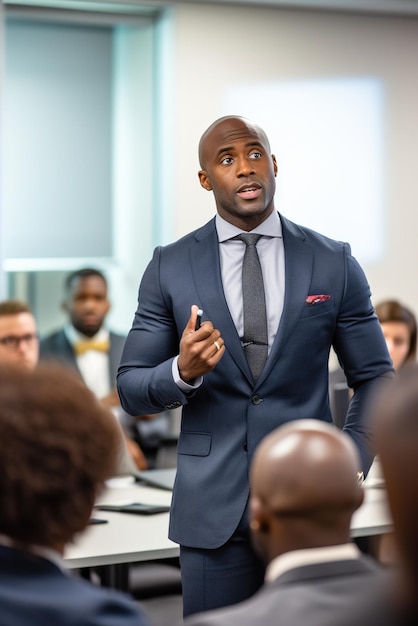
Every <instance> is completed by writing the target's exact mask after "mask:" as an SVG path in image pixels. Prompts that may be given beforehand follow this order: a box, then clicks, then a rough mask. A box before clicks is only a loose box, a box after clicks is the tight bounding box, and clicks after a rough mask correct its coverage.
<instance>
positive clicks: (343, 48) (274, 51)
mask: <svg viewBox="0 0 418 626" xmlns="http://www.w3.org/2000/svg"><path fill="white" fill-rule="evenodd" d="M173 20H174V22H173V24H174V39H175V47H174V51H173V64H174V72H175V74H174V77H173V78H174V80H173V83H174V85H175V92H174V93H173V116H174V128H175V135H174V139H173V144H174V151H175V154H174V155H173V154H171V153H170V155H169V157H168V158H167V159H166V166H165V167H164V168H163V167H162V168H161V172H162V177H163V178H164V180H166V181H167V172H169V173H170V177H171V182H170V185H171V188H172V190H173V198H174V211H175V216H176V223H175V232H174V233H173V236H174V237H177V236H180V235H182V234H184V233H185V232H187V231H189V230H191V229H192V228H195V227H197V226H199V225H200V224H203V223H204V222H205V221H206V220H208V219H209V218H210V217H211V216H212V215H213V214H214V203H213V198H212V196H211V194H209V193H208V192H205V191H204V190H203V189H201V188H200V186H199V184H198V180H197V175H196V172H197V170H198V160H197V144H198V141H199V138H200V135H201V134H202V132H203V131H204V130H205V128H206V127H207V126H208V125H209V124H210V123H211V122H212V121H213V120H215V119H216V118H217V117H219V116H220V115H223V114H225V111H224V109H223V99H224V95H225V93H226V91H227V90H228V89H229V88H230V86H231V85H239V84H241V83H249V82H253V83H254V85H255V86H256V85H257V83H262V82H264V81H272V80H289V79H301V78H309V77H316V78H318V77H336V76H345V77H353V76H372V77H376V78H378V79H379V80H380V81H381V83H382V85H383V91H384V94H385V101H384V119H385V127H384V137H383V139H384V143H383V147H384V155H383V159H384V174H385V179H384V180H383V184H384V188H383V191H384V203H383V205H384V211H385V213H384V215H383V217H382V219H383V220H384V222H385V228H386V229H387V230H386V232H387V237H388V238H387V241H386V245H385V249H384V253H383V256H382V257H381V258H380V259H379V260H378V261H376V262H373V263H369V264H366V265H364V268H365V270H366V274H367V276H368V278H369V282H370V284H371V288H372V292H373V301H374V302H375V303H376V302H378V301H379V300H381V299H384V298H387V297H396V298H399V299H401V300H403V301H404V302H405V304H409V305H410V306H411V307H412V308H413V309H414V310H415V311H416V312H417V313H418V290H417V289H416V273H417V269H416V268H417V267H418V246H417V244H416V240H417V234H418V211H417V210H416V206H417V201H416V177H417V175H416V167H417V157H416V146H417V145H418V123H417V113H416V112H417V110H418V80H417V78H418V19H415V18H412V17H408V18H396V17H389V16H382V17H378V16H372V15H364V14H362V15H360V14H359V15H355V14H347V13H328V12H319V11H318V12H315V11H311V12H309V11H301V10H298V11H290V10H281V9H260V8H257V9H254V8H242V7H236V8H235V7H221V6H219V7H217V6H216V7H214V6H205V5H199V6H196V5H190V4H187V5H182V6H180V7H178V9H176V11H175V13H174V14H173ZM230 113H237V114H240V111H230ZM255 121H257V120H255ZM276 139H277V141H278V142H279V141H280V138H276ZM344 149H345V146H344V145H341V150H342V151H344ZM272 150H273V152H275V151H277V150H278V146H274V145H273V146H272ZM281 158H282V159H285V158H286V155H285V154H284V155H282V157H281ZM353 158H355V155H353ZM280 166H281V163H280V162H279V168H280ZM305 175H306V173H304V172H303V171H301V172H300V181H301V184H303V180H304V176H305ZM323 177H324V179H326V177H327V172H326V171H324V172H323ZM278 184H280V174H279V178H278ZM353 184H355V181H353ZM278 208H279V210H281V211H282V212H283V214H284V215H286V216H287V217H288V218H289V219H292V217H293V216H292V214H289V212H288V211H287V210H286V206H278ZM338 210H339V207H338V205H336V206H335V211H336V212H337V213H338ZM308 225H309V226H311V227H313V228H315V216H314V215H313V216H312V219H311V221H310V224H308ZM361 228H362V224H361V221H360V220H359V222H358V229H359V230H361ZM374 236H376V235H375V232H374V231H373V230H370V231H369V232H365V233H364V237H366V239H372V238H373V237H374ZM355 252H356V251H355V249H354V253H355Z"/></svg>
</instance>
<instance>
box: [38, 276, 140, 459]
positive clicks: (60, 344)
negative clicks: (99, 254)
mask: <svg viewBox="0 0 418 626" xmlns="http://www.w3.org/2000/svg"><path fill="white" fill-rule="evenodd" d="M107 291H108V290H107V280H106V278H105V276H104V274H103V273H102V272H100V271H99V270H96V269H93V268H84V269H80V270H78V271H75V272H72V273H71V274H70V275H69V276H68V277H67V280H66V283H65V297H64V301H63V303H62V308H63V310H64V311H65V312H66V314H67V315H68V324H67V325H66V326H65V327H64V328H61V329H59V330H57V331H55V332H53V333H51V334H50V335H48V336H46V337H44V338H42V340H41V347H40V350H41V359H42V360H46V359H48V360H50V359H54V360H57V361H59V362H61V363H62V364H63V365H65V366H67V367H71V368H72V369H73V370H75V371H76V372H78V374H79V375H80V376H81V378H82V379H83V380H84V382H85V383H86V385H87V387H89V389H91V391H93V393H94V394H95V395H96V397H97V398H99V400H100V402H101V403H102V404H103V406H105V407H107V408H109V409H111V410H112V411H113V413H114V414H115V415H116V416H117V418H118V419H119V420H120V421H121V423H122V425H123V426H124V423H123V419H122V413H123V411H122V408H121V406H120V402H119V396H118V393H117V391H116V387H115V382H116V372H117V369H118V366H119V361H120V357H121V354H122V349H123V345H124V343H125V337H124V336H123V335H119V334H117V333H114V332H112V331H109V330H108V329H107V328H106V326H105V320H106V316H107V314H108V312H109V309H110V301H109V299H108V292H107ZM126 443H127V446H128V450H129V452H130V454H131V456H132V459H133V461H134V463H135V467H136V468H137V469H146V468H147V467H148V462H147V460H146V458H145V455H144V453H143V451H142V450H141V448H140V446H139V445H138V443H137V442H135V441H134V440H133V439H132V438H131V436H129V435H128V434H127V433H126Z"/></svg>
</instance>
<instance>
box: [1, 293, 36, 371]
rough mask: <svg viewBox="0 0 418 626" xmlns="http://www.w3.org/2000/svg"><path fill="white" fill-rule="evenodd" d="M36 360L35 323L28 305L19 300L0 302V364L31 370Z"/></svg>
mask: <svg viewBox="0 0 418 626" xmlns="http://www.w3.org/2000/svg"><path fill="white" fill-rule="evenodd" d="M38 358H39V340H38V334H37V330H36V322H35V318H34V316H33V313H32V311H31V310H30V308H29V307H28V305H27V304H25V303H24V302H20V301H19V300H4V301H3V302H0V363H17V364H21V365H24V366H25V367H28V368H29V369H33V368H34V367H35V366H36V364H37V363H38Z"/></svg>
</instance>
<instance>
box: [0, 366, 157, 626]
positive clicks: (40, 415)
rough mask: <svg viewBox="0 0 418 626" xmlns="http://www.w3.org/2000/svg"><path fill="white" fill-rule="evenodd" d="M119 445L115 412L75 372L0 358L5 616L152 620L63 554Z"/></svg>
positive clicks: (26, 621) (98, 623) (63, 622)
mask: <svg viewBox="0 0 418 626" xmlns="http://www.w3.org/2000/svg"><path fill="white" fill-rule="evenodd" d="M74 416H77V417H78V418H79V419H74ZM117 453H118V436H117V424H116V422H115V419H114V417H113V415H112V414H111V413H110V412H109V411H108V410H107V409H105V408H104V407H102V406H101V405H100V404H99V402H98V401H97V400H96V398H95V397H94V395H93V394H92V392H91V391H89V390H88V389H87V387H86V386H85V385H84V384H83V382H82V381H81V380H80V379H79V378H78V377H75V375H74V374H73V373H70V372H69V371H68V370H67V371H66V370H61V368H60V367H59V366H57V365H55V366H47V365H40V366H38V367H37V368H35V369H32V370H31V369H29V368H24V367H22V366H21V365H20V366H18V365H13V364H10V363H9V364H7V365H1V366H0V458H1V465H0V625H1V626H45V624H49V625H51V626H57V625H59V626H106V625H110V624H111V625H112V626H149V622H148V619H147V618H146V616H145V614H144V613H143V612H142V610H141V609H140V608H139V606H138V604H137V603H135V602H134V601H133V600H131V599H130V598H129V597H128V596H125V595H123V594H121V593H119V592H116V591H113V590H110V589H103V588H101V587H97V586H94V585H92V584H90V583H89V582H87V581H85V580H83V579H82V578H80V577H79V576H77V575H70V573H69V572H68V571H67V570H66V568H65V565H64V562H63V560H62V555H63V553H64V548H65V545H66V544H67V543H68V542H70V541H72V540H73V538H74V536H75V535H76V534H77V533H79V532H80V531H82V530H83V529H84V528H85V527H86V526H87V524H88V523H89V520H90V515H91V510H92V507H93V504H94V501H95V497H96V495H97V493H98V492H99V491H100V490H101V488H102V487H103V484H104V481H105V479H107V478H108V477H109V476H110V475H111V474H112V473H113V471H114V465H115V462H116V457H117Z"/></svg>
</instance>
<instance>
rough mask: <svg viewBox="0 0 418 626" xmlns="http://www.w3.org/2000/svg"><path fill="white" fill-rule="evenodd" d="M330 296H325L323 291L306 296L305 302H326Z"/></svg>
mask: <svg viewBox="0 0 418 626" xmlns="http://www.w3.org/2000/svg"><path fill="white" fill-rule="evenodd" d="M330 299H331V296H326V295H324V294H323V293H321V294H316V295H314V296H306V300H305V302H306V304H319V303H320V302H326V301H327V300H330Z"/></svg>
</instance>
